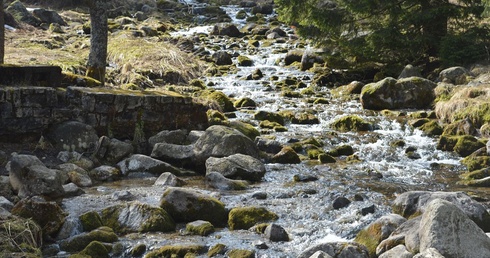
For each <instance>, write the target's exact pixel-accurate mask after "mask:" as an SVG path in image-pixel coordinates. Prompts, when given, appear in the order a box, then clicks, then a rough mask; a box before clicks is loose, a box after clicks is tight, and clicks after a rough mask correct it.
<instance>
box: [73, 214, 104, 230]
mask: <svg viewBox="0 0 490 258" xmlns="http://www.w3.org/2000/svg"><path fill="white" fill-rule="evenodd" d="M78 218H79V220H80V223H81V224H82V228H83V231H85V232H90V231H92V230H94V229H97V228H100V227H102V226H103V222H102V218H101V217H100V215H99V213H98V212H96V211H89V212H86V213H84V214H82V215H80V216H79V217H78Z"/></svg>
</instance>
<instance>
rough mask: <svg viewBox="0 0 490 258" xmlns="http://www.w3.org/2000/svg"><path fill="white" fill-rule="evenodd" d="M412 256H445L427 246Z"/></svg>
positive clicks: (421, 257) (416, 257)
mask: <svg viewBox="0 0 490 258" xmlns="http://www.w3.org/2000/svg"><path fill="white" fill-rule="evenodd" d="M413 258H446V257H444V256H443V255H442V254H441V253H439V251H437V249H435V248H428V249H426V250H425V251H423V252H421V253H418V254H416V255H415V256H414V257H413Z"/></svg>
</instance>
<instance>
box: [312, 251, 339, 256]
mask: <svg viewBox="0 0 490 258" xmlns="http://www.w3.org/2000/svg"><path fill="white" fill-rule="evenodd" d="M309 258H333V257H332V256H331V255H329V254H327V253H325V252H324V251H316V252H315V253H314V254H313V255H311V256H310V257H309Z"/></svg>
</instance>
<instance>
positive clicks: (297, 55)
mask: <svg viewBox="0 0 490 258" xmlns="http://www.w3.org/2000/svg"><path fill="white" fill-rule="evenodd" d="M303 53H304V52H303V51H301V50H290V51H288V53H287V54H286V55H285V56H284V65H291V64H293V63H294V62H301V59H302V58H303Z"/></svg>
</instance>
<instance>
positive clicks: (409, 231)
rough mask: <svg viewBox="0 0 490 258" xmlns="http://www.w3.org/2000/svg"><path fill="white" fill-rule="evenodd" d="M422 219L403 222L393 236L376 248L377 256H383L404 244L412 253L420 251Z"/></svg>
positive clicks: (417, 218)
mask: <svg viewBox="0 0 490 258" xmlns="http://www.w3.org/2000/svg"><path fill="white" fill-rule="evenodd" d="M420 220H421V217H420V216H419V217H416V218H413V219H409V220H407V221H405V222H403V223H402V224H401V225H400V226H398V227H397V228H396V229H395V230H394V231H393V232H392V233H391V235H390V236H389V237H388V238H386V239H385V240H383V241H381V243H379V245H378V247H376V255H378V256H379V255H381V254H383V253H384V252H386V251H388V250H390V249H392V248H394V247H395V246H397V245H401V244H404V245H405V247H406V249H407V250H408V251H409V252H410V253H417V252H418V251H419V244H420V240H419V234H418V229H419V227H420Z"/></svg>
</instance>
